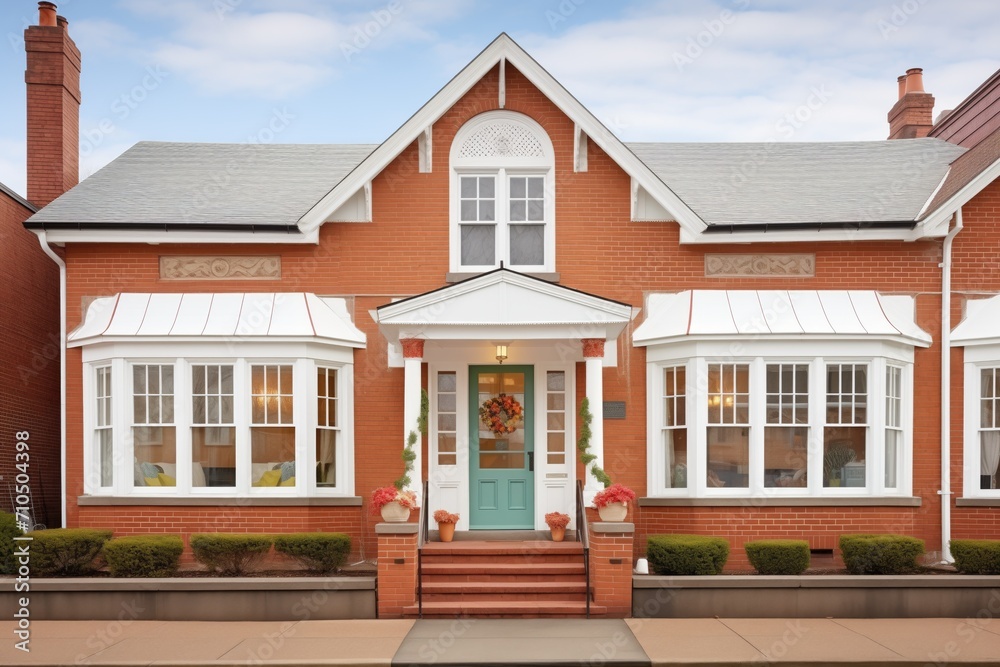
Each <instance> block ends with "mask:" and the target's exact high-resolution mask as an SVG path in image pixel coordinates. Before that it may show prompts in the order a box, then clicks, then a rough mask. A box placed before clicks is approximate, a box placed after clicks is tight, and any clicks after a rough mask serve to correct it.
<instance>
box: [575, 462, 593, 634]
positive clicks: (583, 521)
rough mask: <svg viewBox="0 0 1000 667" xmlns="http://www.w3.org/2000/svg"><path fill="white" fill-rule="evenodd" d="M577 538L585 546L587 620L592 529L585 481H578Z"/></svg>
mask: <svg viewBox="0 0 1000 667" xmlns="http://www.w3.org/2000/svg"><path fill="white" fill-rule="evenodd" d="M576 538H577V540H579V541H580V543H581V544H582V545H583V575H584V577H585V578H586V580H587V618H590V527H589V526H588V525H587V512H586V510H585V509H584V506H583V481H582V480H579V479H578V480H576Z"/></svg>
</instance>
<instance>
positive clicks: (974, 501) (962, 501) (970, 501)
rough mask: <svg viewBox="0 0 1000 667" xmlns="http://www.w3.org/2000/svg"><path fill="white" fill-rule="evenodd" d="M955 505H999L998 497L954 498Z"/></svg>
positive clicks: (999, 499)
mask: <svg viewBox="0 0 1000 667" xmlns="http://www.w3.org/2000/svg"><path fill="white" fill-rule="evenodd" d="M955 507H1000V498H955Z"/></svg>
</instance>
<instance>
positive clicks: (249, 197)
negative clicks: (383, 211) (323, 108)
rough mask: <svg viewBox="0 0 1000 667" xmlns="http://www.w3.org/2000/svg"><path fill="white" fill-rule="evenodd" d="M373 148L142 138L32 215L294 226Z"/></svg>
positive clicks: (36, 219)
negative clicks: (189, 141)
mask: <svg viewBox="0 0 1000 667" xmlns="http://www.w3.org/2000/svg"><path fill="white" fill-rule="evenodd" d="M374 149H375V146H374V145H368V144H352V145H330V144H322V145H321V144H196V143H160V142H148V141H144V142H140V143H138V144H136V145H135V146H133V147H132V148H130V149H129V150H127V151H125V152H124V153H123V154H122V155H121V156H119V157H118V158H117V159H115V160H113V161H112V162H111V163H110V164H108V165H107V166H105V167H104V168H103V169H101V170H100V171H98V172H97V173H95V174H94V175H92V176H90V177H89V178H87V179H86V180H84V181H83V182H81V183H80V184H79V185H77V186H76V187H74V188H73V189H71V190H69V191H68V192H67V193H65V194H64V195H62V196H61V197H59V198H58V199H56V200H55V201H53V202H52V203H51V204H49V205H48V206H46V207H45V208H43V209H42V210H41V211H39V212H38V213H36V214H35V215H34V216H32V217H31V218H30V219H29V220H28V224H29V225H30V226H33V227H34V226H42V225H48V224H52V223H56V224H60V223H61V224H80V225H81V226H83V227H86V226H89V225H94V224H98V223H104V224H108V223H112V224H113V223H121V224H128V225H134V226H142V225H149V226H158V225H176V224H213V225H220V226H223V227H224V226H228V225H257V226H261V227H268V226H277V227H281V226H289V225H295V224H296V223H297V222H298V220H299V218H300V217H301V216H302V215H303V214H304V213H306V211H308V210H309V209H310V208H312V206H313V205H314V204H316V202H318V201H319V200H320V199H322V198H323V196H324V195H325V194H326V193H327V192H329V191H330V190H331V189H332V188H333V187H334V186H335V185H336V184H337V183H338V182H340V180H341V179H343V178H344V176H346V175H347V174H348V173H350V172H351V170H352V169H354V168H355V167H356V166H358V164H360V163H361V161H362V160H364V158H365V157H367V156H368V154H369V153H371V152H372V151H373V150H374Z"/></svg>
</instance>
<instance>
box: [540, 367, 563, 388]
mask: <svg viewBox="0 0 1000 667" xmlns="http://www.w3.org/2000/svg"><path fill="white" fill-rule="evenodd" d="M545 382H546V387H547V388H548V390H549V391H564V390H565V389H566V374H565V373H564V372H562V371H549V372H548V373H547V374H546V376H545Z"/></svg>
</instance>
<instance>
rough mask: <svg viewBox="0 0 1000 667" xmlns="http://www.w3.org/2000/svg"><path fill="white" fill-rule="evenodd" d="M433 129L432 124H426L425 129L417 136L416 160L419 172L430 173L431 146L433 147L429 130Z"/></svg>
mask: <svg viewBox="0 0 1000 667" xmlns="http://www.w3.org/2000/svg"><path fill="white" fill-rule="evenodd" d="M433 129H434V126H433V125H428V126H427V129H425V130H424V131H423V132H421V133H420V136H419V137H417V153H418V158H417V162H418V163H419V171H420V173H421V174H429V173H431V157H432V156H431V148H432V147H433V144H432V141H431V138H432V135H431V132H432V130H433Z"/></svg>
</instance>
